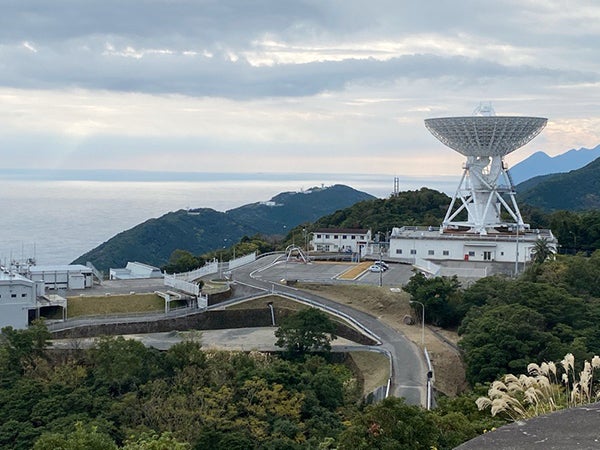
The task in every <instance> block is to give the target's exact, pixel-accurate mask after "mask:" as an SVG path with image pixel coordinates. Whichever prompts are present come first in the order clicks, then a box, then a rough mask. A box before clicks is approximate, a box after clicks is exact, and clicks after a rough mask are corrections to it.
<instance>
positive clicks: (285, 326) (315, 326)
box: [275, 308, 336, 354]
mask: <svg viewBox="0 0 600 450" xmlns="http://www.w3.org/2000/svg"><path fill="white" fill-rule="evenodd" d="M335 330H336V326H335V323H334V322H333V321H332V320H331V319H330V318H329V316H328V315H327V314H326V313H324V312H322V311H321V310H319V309H317V308H306V309H302V310H300V311H298V312H296V313H293V314H290V315H289V316H287V317H285V318H283V319H282V321H281V324H280V325H279V328H278V329H277V330H276V331H275V337H277V342H275V345H277V346H278V347H282V348H285V349H286V350H287V351H288V353H291V354H303V353H306V352H308V351H330V350H331V341H332V340H333V339H335V338H336V335H335Z"/></svg>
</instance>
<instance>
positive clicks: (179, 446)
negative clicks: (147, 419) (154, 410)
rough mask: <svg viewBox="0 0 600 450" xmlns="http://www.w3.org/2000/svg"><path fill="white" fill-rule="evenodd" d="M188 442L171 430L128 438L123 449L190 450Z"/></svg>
mask: <svg viewBox="0 0 600 450" xmlns="http://www.w3.org/2000/svg"><path fill="white" fill-rule="evenodd" d="M190 448H191V446H190V444H188V443H187V442H179V441H178V440H177V439H175V438H174V437H173V435H172V434H171V433H169V432H164V433H162V434H160V435H159V434H156V433H152V434H150V433H143V434H142V435H141V436H139V437H138V438H137V439H135V440H132V439H130V440H128V441H127V442H126V444H125V445H124V446H123V447H122V449H123V450H190Z"/></svg>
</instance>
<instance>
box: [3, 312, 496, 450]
mask: <svg viewBox="0 0 600 450" xmlns="http://www.w3.org/2000/svg"><path fill="white" fill-rule="evenodd" d="M48 337H49V333H48V332H47V330H46V329H45V327H44V326H43V324H41V323H36V324H35V325H34V326H33V327H31V328H30V329H28V330H13V329H12V328H4V329H3V330H2V333H0V380H1V382H0V448H3V449H30V448H33V449H34V450H49V449H57V448H62V449H66V450H80V449H84V448H85V449H90V450H96V449H97V450H105V449H106V450H117V449H122V450H159V449H160V450H162V449H165V448H168V449H175V450H193V449H198V450H200V449H208V448H210V449H216V450H219V449H223V450H225V449H226V450H235V449H240V450H242V449H244V450H247V449H250V450H251V449H291V450H294V449H298V450H299V449H326V448H338V449H340V450H345V449H352V450H355V449H370V448H414V449H427V450H430V449H431V448H432V447H435V448H438V449H440V450H442V449H450V448H454V447H455V446H456V445H458V444H459V443H461V442H464V441H465V440H467V439H470V438H472V437H474V436H476V435H478V434H480V433H482V432H483V430H485V429H489V428H491V427H492V426H496V425H499V424H501V423H503V421H502V420H498V419H491V418H489V417H488V416H487V415H485V414H483V413H481V412H479V411H477V410H476V409H475V403H474V400H473V398H472V395H469V396H467V397H459V398H456V399H440V401H439V405H440V407H439V408H438V409H437V410H435V411H425V410H423V409H421V408H420V407H416V406H409V405H406V404H405V403H404V401H403V400H402V399H396V398H389V399H387V400H385V401H383V402H381V403H379V404H377V405H371V406H368V405H362V404H361V403H360V386H359V383H358V382H357V379H356V377H355V375H354V374H353V373H352V372H351V371H350V370H349V369H348V368H347V367H346V366H345V365H341V364H333V363H329V362H327V361H326V360H325V359H324V358H323V357H322V356H310V355H305V356H303V357H298V355H296V356H295V357H294V358H293V359H285V358H281V357H277V356H273V355H267V354H264V353H257V352H251V353H240V352H217V351H210V352H207V351H203V350H202V349H201V346H200V344H199V343H198V341H197V340H194V339H193V338H191V339H190V340H187V341H184V342H181V343H179V344H176V345H175V346H173V347H171V349H169V350H168V351H166V352H159V351H157V350H155V349H151V348H146V347H144V346H143V345H142V344H141V343H140V342H138V341H133V340H126V339H124V338H122V337H102V338H99V339H97V341H96V343H95V345H94V347H93V348H91V349H89V350H83V349H79V348H77V343H76V342H75V343H74V345H73V348H72V349H70V350H61V351H51V350H48V349H47V347H46V344H47V339H48Z"/></svg>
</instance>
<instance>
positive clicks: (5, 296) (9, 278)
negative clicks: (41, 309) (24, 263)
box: [0, 269, 37, 328]
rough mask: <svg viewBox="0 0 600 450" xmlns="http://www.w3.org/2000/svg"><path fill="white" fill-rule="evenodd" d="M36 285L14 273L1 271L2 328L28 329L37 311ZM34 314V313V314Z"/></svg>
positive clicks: (0, 317)
mask: <svg viewBox="0 0 600 450" xmlns="http://www.w3.org/2000/svg"><path fill="white" fill-rule="evenodd" d="M36 294H37V291H36V283H35V282H33V281H31V280H29V279H28V278H25V277H24V276H22V275H19V274H17V273H14V272H9V271H8V270H4V269H2V271H0V328H2V327H6V326H12V327H13V328H27V325H28V323H29V316H30V311H35V309H36V297H37V296H36ZM32 314H33V313H32Z"/></svg>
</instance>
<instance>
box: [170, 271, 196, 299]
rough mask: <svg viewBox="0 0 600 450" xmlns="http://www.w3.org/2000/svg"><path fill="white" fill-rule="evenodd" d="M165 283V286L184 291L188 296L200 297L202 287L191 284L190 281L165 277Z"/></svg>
mask: <svg viewBox="0 0 600 450" xmlns="http://www.w3.org/2000/svg"><path fill="white" fill-rule="evenodd" d="M164 281H165V286H169V287H172V288H174V289H177V290H180V291H183V292H185V293H186V294H190V295H195V296H196V297H198V296H199V295H200V286H198V285H197V284H196V283H190V282H189V281H185V280H182V279H178V278H175V277H174V276H171V275H165V278H164Z"/></svg>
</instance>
